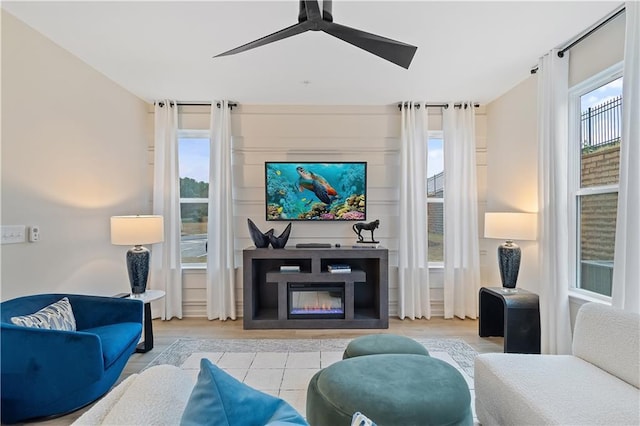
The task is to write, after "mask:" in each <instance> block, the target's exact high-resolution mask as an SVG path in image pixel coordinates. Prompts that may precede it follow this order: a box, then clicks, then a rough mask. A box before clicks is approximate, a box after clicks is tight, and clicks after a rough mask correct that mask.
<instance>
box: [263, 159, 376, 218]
mask: <svg viewBox="0 0 640 426" xmlns="http://www.w3.org/2000/svg"><path fill="white" fill-rule="evenodd" d="M264 168H265V199H266V203H265V204H266V218H267V220H291V221H293V220H306V221H340V220H364V219H366V218H367V217H366V216H367V215H366V213H367V199H366V192H367V163H366V162H328V163H320V162H308V163H294V162H279V163H276V162H265V167H264Z"/></svg>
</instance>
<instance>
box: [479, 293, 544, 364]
mask: <svg viewBox="0 0 640 426" xmlns="http://www.w3.org/2000/svg"><path fill="white" fill-rule="evenodd" d="M479 329H480V330H479V331H480V337H488V336H504V352H505V353H525V354H539V353H540V307H539V302H538V295H537V294H534V293H531V292H529V291H526V290H521V289H513V290H512V289H505V288H503V287H482V288H481V289H480V321H479Z"/></svg>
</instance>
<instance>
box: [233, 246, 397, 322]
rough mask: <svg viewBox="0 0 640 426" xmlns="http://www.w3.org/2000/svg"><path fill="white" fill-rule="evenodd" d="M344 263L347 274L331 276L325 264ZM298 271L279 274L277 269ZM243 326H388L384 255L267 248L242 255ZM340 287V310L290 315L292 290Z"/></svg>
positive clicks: (386, 254) (383, 252)
mask: <svg viewBox="0 0 640 426" xmlns="http://www.w3.org/2000/svg"><path fill="white" fill-rule="evenodd" d="M335 264H341V265H348V266H349V268H350V272H346V273H345V272H342V273H331V272H329V265H335ZM283 266H286V267H289V268H291V267H298V269H299V271H294V272H290V271H289V272H287V271H282V267H283ZM243 267H244V283H243V286H244V287H243V296H244V318H243V322H244V328H245V329H267V328H388V327H389V289H388V287H389V284H388V281H389V251H388V250H387V249H384V248H375V249H374V248H371V249H370V248H326V249H324V248H323V249H318V248H313V249H306V248H292V249H271V248H250V249H246V250H244V251H243ZM302 284H308V285H309V286H310V287H314V286H317V288H318V289H320V288H322V289H326V288H329V287H332V288H336V287H338V288H339V289H340V292H339V293H340V294H342V297H343V306H344V311H343V313H342V315H341V318H335V314H332V315H327V316H326V317H322V315H313V316H309V318H305V317H304V315H292V314H291V312H290V309H289V308H290V306H289V298H290V297H291V292H290V289H291V288H292V286H294V287H295V288H299V287H300V285H302Z"/></svg>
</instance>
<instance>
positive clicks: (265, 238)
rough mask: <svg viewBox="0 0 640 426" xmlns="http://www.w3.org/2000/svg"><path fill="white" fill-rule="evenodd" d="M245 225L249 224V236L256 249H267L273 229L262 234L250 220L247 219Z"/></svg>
mask: <svg viewBox="0 0 640 426" xmlns="http://www.w3.org/2000/svg"><path fill="white" fill-rule="evenodd" d="M247 223H248V224H249V235H250V236H251V239H252V240H253V244H255V246H256V248H265V247H269V243H270V242H271V241H270V237H271V236H272V235H273V228H272V229H269V230H268V231H267V232H265V233H263V232H262V231H260V230H259V229H258V227H257V226H256V224H255V223H253V221H252V220H251V219H249V218H247Z"/></svg>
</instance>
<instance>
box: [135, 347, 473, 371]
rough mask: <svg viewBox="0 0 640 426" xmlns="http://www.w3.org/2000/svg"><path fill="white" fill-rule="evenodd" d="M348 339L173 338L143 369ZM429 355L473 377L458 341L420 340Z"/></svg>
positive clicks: (466, 350)
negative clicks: (208, 355)
mask: <svg viewBox="0 0 640 426" xmlns="http://www.w3.org/2000/svg"><path fill="white" fill-rule="evenodd" d="M351 340H352V339H186V338H184V339H177V340H176V341H175V342H173V343H172V344H171V345H170V346H169V347H168V348H167V349H165V350H164V351H163V352H162V353H160V354H159V355H158V356H157V357H156V358H155V359H154V360H153V361H151V362H150V363H149V365H147V366H146V367H145V369H146V368H149V367H151V366H154V365H159V364H169V365H175V366H177V367H180V366H182V364H183V363H184V362H185V360H186V359H187V358H189V356H190V355H191V354H193V353H199V352H225V353H226V352H231V353H246V352H317V351H320V352H322V351H325V352H342V351H344V349H345V348H346V347H347V345H348V344H349V342H350V341H351ZM414 340H416V341H418V342H420V343H421V344H423V345H424V346H425V347H426V348H427V350H428V351H429V352H430V353H436V352H444V353H446V354H448V355H449V356H450V357H451V358H452V359H453V360H454V361H456V362H457V364H458V365H459V366H460V369H461V370H462V371H464V372H465V373H467V374H468V375H469V376H470V377H473V362H474V358H475V357H476V356H477V355H478V353H477V352H476V351H475V350H474V349H473V348H472V347H471V346H469V345H468V344H467V343H465V342H464V341H463V340H461V339H420V338H415V339H414Z"/></svg>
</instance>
